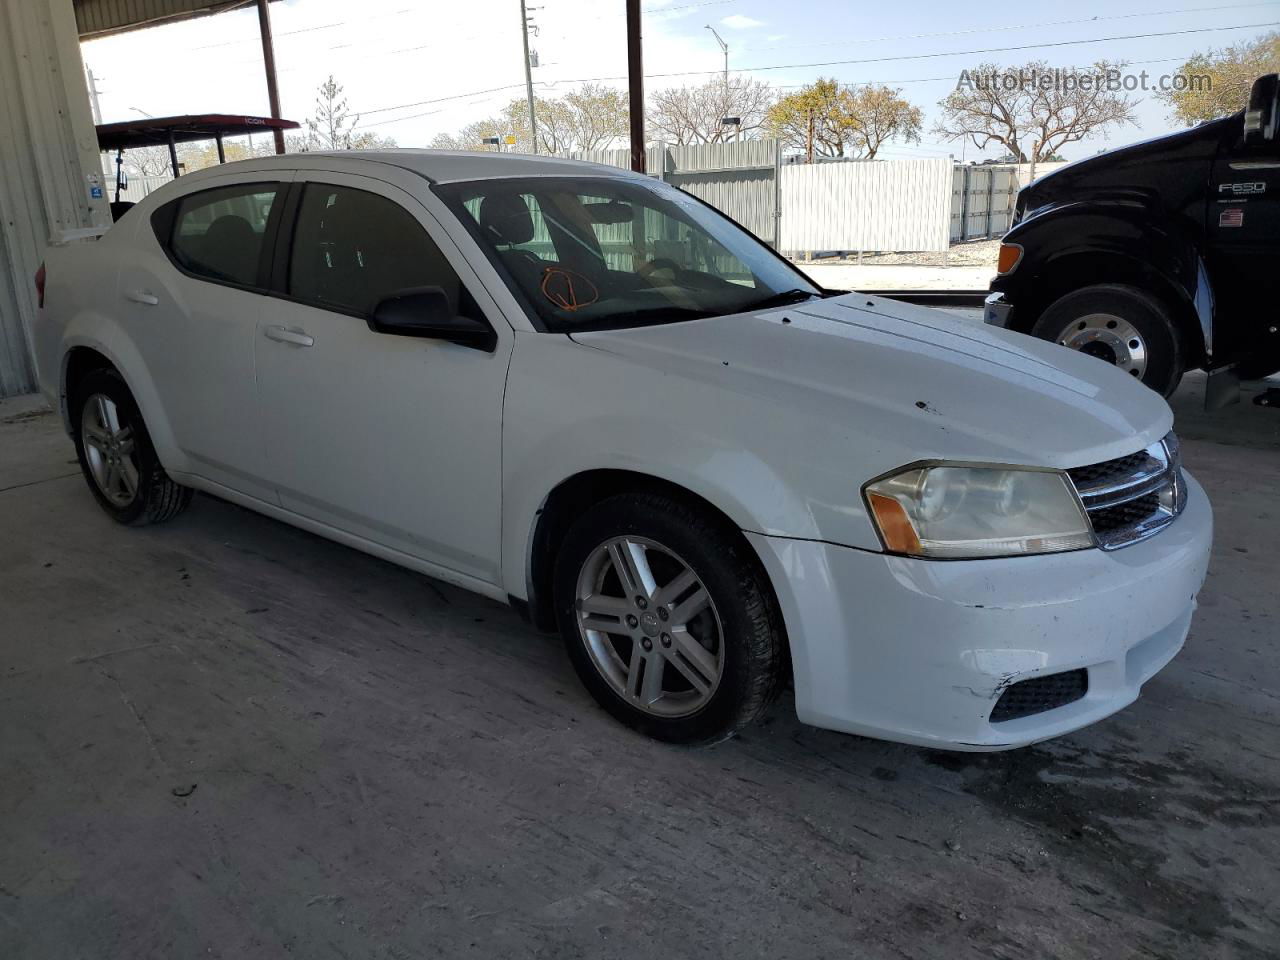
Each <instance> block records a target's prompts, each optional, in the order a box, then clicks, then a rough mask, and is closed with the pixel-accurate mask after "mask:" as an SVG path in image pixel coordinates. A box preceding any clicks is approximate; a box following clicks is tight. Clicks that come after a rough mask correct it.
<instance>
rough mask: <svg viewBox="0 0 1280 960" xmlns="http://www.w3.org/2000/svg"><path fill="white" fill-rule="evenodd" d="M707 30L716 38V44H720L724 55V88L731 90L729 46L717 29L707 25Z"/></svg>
mask: <svg viewBox="0 0 1280 960" xmlns="http://www.w3.org/2000/svg"><path fill="white" fill-rule="evenodd" d="M706 26H707V29H708V30H710V31H711V35H712V36H713V37H715V38H716V43H718V44H720V49H721V51H723V53H724V88H725V89H726V90H728V89H729V45H728V44H727V43H725V42H724V37H722V36H720V34H718V33H716V28H715V27H713V26H712V25H711V24H709V23H708V24H707V25H706Z"/></svg>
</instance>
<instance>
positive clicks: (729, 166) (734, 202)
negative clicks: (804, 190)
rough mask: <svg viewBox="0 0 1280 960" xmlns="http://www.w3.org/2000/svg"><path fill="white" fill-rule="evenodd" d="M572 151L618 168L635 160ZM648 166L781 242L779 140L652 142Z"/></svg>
mask: <svg viewBox="0 0 1280 960" xmlns="http://www.w3.org/2000/svg"><path fill="white" fill-rule="evenodd" d="M568 156H569V157H571V158H573V159H574V160H588V161H590V162H592V163H604V164H608V165H609V166H613V167H629V166H630V165H631V154H630V152H629V151H627V150H581V151H577V152H575V153H571V154H568ZM645 169H646V170H647V171H648V172H649V174H650V175H651V176H654V177H659V178H661V179H663V180H665V181H667V182H668V183H670V184H672V185H674V186H677V187H679V188H680V189H681V190H686V191H688V192H689V193H691V194H693V195H694V196H695V197H698V198H699V199H701V200H705V201H706V202H707V203H709V204H711V205H712V206H713V207H715V208H716V209H717V210H720V211H722V212H723V213H725V214H727V215H728V216H730V217H732V218H733V219H734V220H736V221H737V222H738V223H740V224H742V225H743V226H744V227H746V228H747V229H748V230H750V231H751V232H752V233H754V234H755V235H756V236H757V237H759V238H760V239H761V240H764V241H765V242H766V243H770V244H774V245H775V246H776V245H777V244H776V241H777V237H778V212H777V211H778V188H777V175H778V142H777V141H776V140H743V141H741V142H739V143H710V144H699V145H694V146H683V145H679V144H676V145H672V146H666V145H659V146H654V147H649V149H648V150H647V151H646V153H645Z"/></svg>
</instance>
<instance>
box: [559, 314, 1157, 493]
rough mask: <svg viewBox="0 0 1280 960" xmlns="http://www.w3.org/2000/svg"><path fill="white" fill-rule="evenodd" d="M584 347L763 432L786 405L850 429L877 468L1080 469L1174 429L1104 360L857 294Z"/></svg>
mask: <svg viewBox="0 0 1280 960" xmlns="http://www.w3.org/2000/svg"><path fill="white" fill-rule="evenodd" d="M573 339H574V340H575V341H577V342H578V343H581V344H583V345H586V346H590V347H594V348H596V349H599V350H603V351H607V352H609V353H612V354H615V355H618V356H621V357H625V358H627V359H628V360H630V361H633V362H635V363H638V364H643V365H646V366H650V367H652V368H654V369H655V370H656V371H659V372H661V373H662V374H663V375H667V376H671V375H677V376H686V377H689V378H695V379H697V380H698V381H699V382H701V383H702V384H704V385H710V384H712V383H715V384H718V385H719V386H720V387H722V388H725V389H729V390H732V391H734V392H736V393H738V394H740V395H741V396H742V403H741V405H740V406H741V410H742V411H743V412H745V413H748V415H749V414H750V412H751V411H752V410H755V411H756V412H757V413H758V414H760V415H761V416H762V420H761V421H760V422H768V423H770V424H775V425H776V424H778V423H779V421H778V417H777V415H778V413H779V412H780V408H787V409H790V410H791V411H792V412H793V413H794V414H797V415H798V416H796V417H795V418H793V419H791V420H789V421H788V422H789V424H790V425H791V428H792V429H796V430H805V429H806V425H813V426H816V425H818V424H821V425H823V426H824V427H825V426H829V425H831V423H832V418H839V422H840V424H841V425H843V426H845V427H847V428H848V431H849V435H850V436H851V437H854V438H857V439H855V440H854V443H855V445H857V446H858V447H859V448H860V449H858V450H857V457H858V460H859V461H860V462H861V463H862V464H863V466H864V468H866V469H869V470H872V471H875V470H880V471H881V472H883V471H887V470H891V469H895V468H896V467H899V466H902V465H903V464H906V463H910V462H912V461H916V460H924V459H946V460H962V461H973V462H992V463H1017V464H1023V465H1028V466H1044V467H1055V468H1067V467H1075V466H1082V465H1084V464H1089V463H1097V462H1099V461H1102V460H1109V459H1112V458H1114V457H1119V456H1124V455H1126V454H1129V453H1132V452H1134V451H1135V450H1137V449H1140V448H1142V447H1145V446H1147V445H1149V444H1151V443H1153V442H1155V441H1156V440H1158V439H1159V438H1160V437H1162V436H1163V435H1164V434H1165V433H1167V432H1168V431H1169V429H1170V427H1171V425H1172V421H1173V414H1172V412H1171V411H1170V409H1169V406H1168V404H1166V403H1165V402H1164V400H1163V399H1161V398H1160V397H1159V396H1158V395H1157V394H1156V393H1154V392H1153V391H1151V390H1149V389H1148V388H1146V387H1144V386H1142V385H1141V384H1140V383H1138V382H1137V381H1136V380H1134V379H1133V378H1132V377H1130V376H1128V375H1126V374H1125V373H1123V372H1122V371H1120V370H1118V369H1117V368H1115V367H1113V366H1111V365H1109V364H1106V363H1104V362H1102V361H1100V360H1096V359H1094V358H1092V357H1088V356H1085V355H1083V354H1080V353H1077V352H1076V351H1073V350H1068V349H1066V348H1065V347H1059V346H1057V345H1055V344H1051V343H1046V342H1044V341H1041V340H1037V339H1034V338H1032V337H1029V336H1025V335H1023V334H1019V333H1011V332H1009V331H1005V330H1001V329H998V328H995V327H989V326H983V325H981V324H976V323H972V322H969V321H966V320H965V319H964V318H962V317H960V316H958V315H955V314H951V313H948V312H946V311H942V310H937V309H931V308H926V307H919V306H912V305H909V304H904V303H900V302H898V301H894V300H888V299H885V298H881V297H872V296H866V295H863V294H857V293H853V294H848V295H843V296H839V297H833V298H829V299H825V300H814V301H811V302H808V303H801V304H797V305H794V306H790V307H786V308H783V309H776V310H767V311H762V312H757V313H742V314H732V315H729V316H723V317H709V318H706V319H702V320H695V321H690V322H684V323H673V324H667V325H661V326H653V327H640V328H633V329H625V330H609V331H597V332H589V333H575V334H573ZM753 404H763V405H764V408H758V407H754V406H753ZM764 409H767V411H768V412H767V414H765V413H764V412H763V410H764ZM725 426H726V429H731V425H729V424H727V423H726V425H725ZM819 432H823V431H815V433H819Z"/></svg>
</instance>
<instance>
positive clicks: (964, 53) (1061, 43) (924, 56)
mask: <svg viewBox="0 0 1280 960" xmlns="http://www.w3.org/2000/svg"><path fill="white" fill-rule="evenodd" d="M1274 26H1280V21H1274V22H1271V23H1245V24H1237V25H1235V26H1229V27H1199V28H1196V29H1190V30H1166V31H1162V32H1158V33H1138V34H1129V35H1127V36H1118V37H1095V38H1093V39H1089V40H1058V41H1053V42H1049V43H1030V44H1020V45H1018V46H1013V47H985V48H982V49H979V50H954V51H948V52H938V53H917V54H903V55H899V56H894V57H870V58H867V59H862V60H825V61H820V62H816V63H784V64H770V65H763V66H756V67H738V68H735V69H733V70H730V71H729V72H730V73H753V72H755V73H762V72H764V71H766V70H802V69H807V68H811V67H843V66H856V65H860V64H867V63H890V62H896V61H901V60H932V59H937V58H939V57H970V56H975V55H978V54H984V53H1010V52H1013V51H1019V50H1038V49H1044V48H1050V47H1070V46H1082V45H1085V44H1090V43H1112V42H1116V41H1120V40H1146V39H1151V38H1154V37H1179V36H1187V35H1189V34H1196V33H1217V32H1222V31H1225V30H1251V29H1256V28H1258V27H1274ZM723 73H724V71H723V70H688V71H683V72H679V73H647V74H645V79H646V80H660V79H668V78H671V77H695V76H707V75H710V74H723ZM626 79H627V78H626V77H625V76H610V77H578V78H576V79H562V80H539V81H537V83H538V85H539V86H542V87H555V86H556V85H557V84H561V83H598V82H602V81H606V80H626ZM937 79H939V80H948V79H952V78H950V77H939V78H937ZM893 82H895V83H908V82H916V81H906V80H901V81H893ZM523 86H524V84H522V83H515V84H506V85H504V86H500V87H490V88H489V89H487V90H472V91H470V92H468V93H458V94H454V95H452V96H447V97H436V98H433V99H430V100H416V101H414V102H412V103H400V104H396V105H394V106H388V107H374V108H372V109H369V110H359V111H354V112H358V113H359V114H360V115H361V116H362V117H363V116H369V115H371V114H375V113H387V112H390V111H392V110H408V109H411V108H413V107H423V106H428V105H430V104H436V103H446V102H448V101H450V100H463V99H466V98H467V97H474V96H479V95H480V94H485V93H498V92H501V91H505V90H515V89H519V88H520V87H523Z"/></svg>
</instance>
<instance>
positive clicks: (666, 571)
mask: <svg viewBox="0 0 1280 960" xmlns="http://www.w3.org/2000/svg"><path fill="white" fill-rule="evenodd" d="M554 600H555V605H556V615H557V620H558V622H559V626H560V632H561V634H562V636H563V638H564V642H565V646H566V648H567V650H568V653H569V659H570V660H571V661H572V663H573V666H574V669H575V670H576V671H577V674H578V677H579V678H580V679H581V680H582V683H583V685H584V686H586V688H587V690H588V691H589V692H590V693H591V695H592V696H593V697H595V699H596V701H597V702H598V703H599V704H600V705H601V706H602V707H604V708H605V710H607V711H608V712H609V713H611V714H612V715H613V716H614V717H615V718H616V719H618V720H620V721H621V722H623V723H625V724H626V725H627V726H629V727H631V728H632V729H634V730H637V731H639V732H641V733H643V734H646V735H648V736H650V737H653V738H655V739H657V740H663V741H667V742H669V743H708V742H714V741H716V740H721V739H724V738H725V737H727V736H728V735H730V734H731V733H733V732H734V731H735V730H737V729H739V728H741V727H743V726H746V725H747V724H749V723H751V722H753V721H754V720H756V719H758V718H759V717H760V716H761V715H762V714H763V713H764V711H765V709H766V708H767V707H768V706H769V704H770V703H771V702H772V701H773V699H774V697H775V695H776V693H777V690H778V687H779V685H780V681H781V678H782V674H783V669H784V659H783V644H784V642H785V641H784V638H783V632H782V629H781V627H780V619H781V618H780V617H779V616H778V614H777V613H776V602H775V600H774V598H773V590H772V587H771V585H770V584H769V581H768V577H767V575H766V574H765V572H764V570H763V568H762V567H761V566H760V563H759V560H758V558H756V556H755V555H754V553H752V552H751V548H750V546H749V545H748V544H747V543H746V542H745V541H744V540H743V538H742V536H741V534H739V533H738V532H737V531H736V530H734V529H732V528H730V527H728V526H727V525H725V524H724V523H722V522H719V518H716V517H714V516H712V515H709V514H708V513H707V512H706V511H703V510H699V509H697V508H696V507H695V506H693V505H691V504H688V503H686V502H684V501H682V500H679V499H677V498H675V497H671V496H667V495H665V494H662V493H647V492H637V493H630V494H619V495H617V496H613V497H610V498H609V499H607V500H603V501H601V502H600V503H598V504H596V505H595V506H593V507H591V508H590V509H588V510H587V511H586V512H585V513H583V514H582V516H580V517H579V518H578V519H577V521H575V523H574V524H573V526H572V527H571V528H570V529H569V532H568V533H567V534H566V536H565V539H564V543H563V544H562V546H561V548H560V550H559V553H558V556H557V557H556V565H555V579H554Z"/></svg>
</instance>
